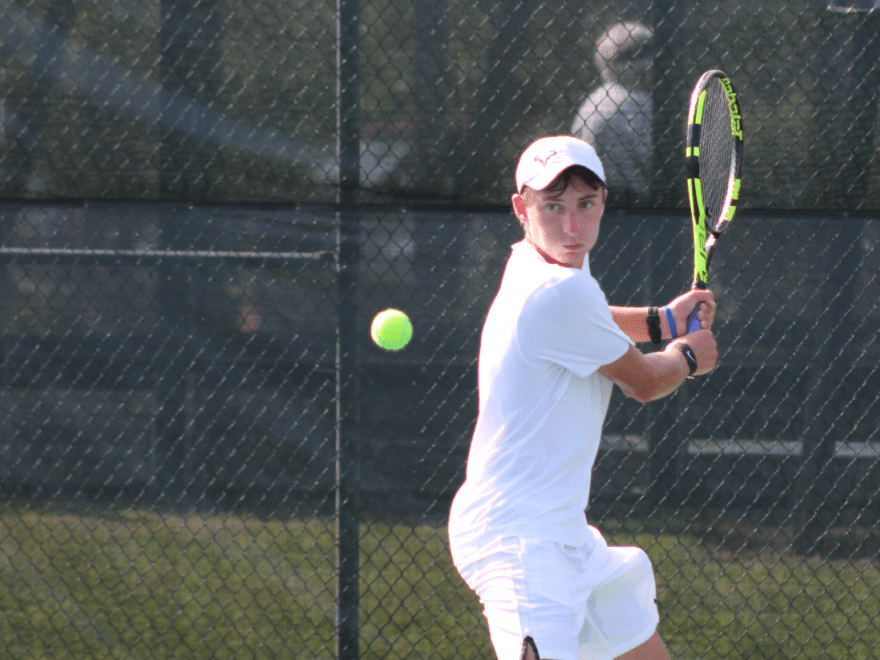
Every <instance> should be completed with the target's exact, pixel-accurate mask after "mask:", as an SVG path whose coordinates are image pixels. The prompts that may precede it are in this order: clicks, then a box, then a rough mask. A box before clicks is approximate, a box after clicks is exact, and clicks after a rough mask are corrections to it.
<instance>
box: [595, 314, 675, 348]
mask: <svg viewBox="0 0 880 660" xmlns="http://www.w3.org/2000/svg"><path fill="white" fill-rule="evenodd" d="M610 309H611V317H612V318H613V319H614V322H615V323H616V324H617V325H618V327H619V328H620V329H621V330H623V333H624V334H625V335H626V336H627V337H629V338H630V339H631V340H632V341H634V342H635V343H637V344H640V343H642V342H648V341H651V337H650V334H649V333H648V308H647V307H615V306H614V305H611V306H610ZM658 316H659V321H660V335H661V338H662V339H671V335H670V332H669V322H668V321H667V320H666V315H665V314H663V313H662V312H661V313H660V314H659V315H658Z"/></svg>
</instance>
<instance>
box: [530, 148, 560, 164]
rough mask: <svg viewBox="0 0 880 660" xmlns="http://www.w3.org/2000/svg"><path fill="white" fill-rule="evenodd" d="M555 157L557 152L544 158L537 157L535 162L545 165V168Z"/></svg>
mask: <svg viewBox="0 0 880 660" xmlns="http://www.w3.org/2000/svg"><path fill="white" fill-rule="evenodd" d="M555 155H556V152H555V151H551V152H549V153H548V154H547V155H546V156H543V157H542V156H535V162H537V163H541V165H543V166H544V167H547V163H548V162H549V160H550V159H551V158H553V156H555Z"/></svg>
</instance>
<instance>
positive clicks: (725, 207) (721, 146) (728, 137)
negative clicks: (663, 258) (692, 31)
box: [686, 69, 743, 332]
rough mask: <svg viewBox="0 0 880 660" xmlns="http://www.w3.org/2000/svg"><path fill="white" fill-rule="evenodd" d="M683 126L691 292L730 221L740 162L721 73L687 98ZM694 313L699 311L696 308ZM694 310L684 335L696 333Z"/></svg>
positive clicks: (738, 127)
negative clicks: (691, 233)
mask: <svg viewBox="0 0 880 660" xmlns="http://www.w3.org/2000/svg"><path fill="white" fill-rule="evenodd" d="M687 121H688V124H687V152H686V158H687V172H688V180H687V189H688V201H689V203H690V207H691V221H692V222H693V228H694V284H693V286H694V288H695V289H705V288H706V285H707V282H708V279H709V262H710V260H711V259H712V250H713V249H714V248H715V243H716V241H717V240H718V237H719V236H720V235H721V234H722V233H723V232H724V230H725V229H727V227H728V226H729V225H730V223H731V221H732V220H733V216H734V214H735V213H736V205H737V202H738V201H739V187H740V179H741V177H742V161H743V128H742V115H741V114H740V110H739V102H738V101H737V94H736V90H735V89H734V88H733V84H732V83H731V82H730V78H728V77H727V75H726V74H724V73H723V72H722V71H718V70H717V69H715V70H712V71H706V73H704V74H703V75H702V76H700V79H699V80H698V81H697V84H696V85H695V86H694V91H693V92H692V93H691V101H690V107H689V109H688V120H687ZM697 309H699V306H697ZM697 309H694V311H693V312H691V315H690V317H689V318H688V324H687V331H688V332H694V331H695V330H699V329H700V322H699V320H697Z"/></svg>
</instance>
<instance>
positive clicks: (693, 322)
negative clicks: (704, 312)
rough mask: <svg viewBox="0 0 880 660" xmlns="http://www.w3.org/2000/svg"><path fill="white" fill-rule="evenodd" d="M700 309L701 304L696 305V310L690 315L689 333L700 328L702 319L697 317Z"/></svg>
mask: <svg viewBox="0 0 880 660" xmlns="http://www.w3.org/2000/svg"><path fill="white" fill-rule="evenodd" d="M699 310H700V306H699V305H697V306H696V307H694V311H692V312H691V315H690V316H688V329H687V331H688V334H690V333H691V332H696V331H697V330H699V329H700V319H698V318H697V312H698V311H699Z"/></svg>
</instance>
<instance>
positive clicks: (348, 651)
mask: <svg viewBox="0 0 880 660" xmlns="http://www.w3.org/2000/svg"><path fill="white" fill-rule="evenodd" d="M336 6H337V26H336V27H337V45H336V66H337V72H336V75H337V78H336V85H337V87H336V91H337V102H336V130H337V133H336V140H337V142H336V152H337V161H338V164H339V174H338V181H337V193H336V201H337V204H338V205H339V209H340V210H339V212H338V214H337V278H338V279H337V285H338V301H337V303H338V313H337V329H336V658H337V660H357V658H358V656H359V645H358V641H359V637H360V620H359V607H360V590H359V578H360V556H359V555H360V521H359V507H360V502H359V500H360V497H359V492H358V490H359V483H358V482H359V470H358V467H359V466H358V449H359V444H360V438H359V433H360V429H359V428H358V427H359V420H360V414H359V403H360V402H359V398H360V374H359V364H358V353H357V345H358V334H357V321H358V301H357V277H358V268H359V263H358V262H359V242H360V217H359V213H358V211H357V210H356V209H354V208H353V206H354V205H355V204H356V203H357V201H358V188H359V186H360V126H359V117H360V89H359V84H360V81H359V73H360V72H359V61H358V30H359V28H360V25H359V13H360V12H359V10H360V7H359V0H337V5H336Z"/></svg>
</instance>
